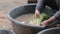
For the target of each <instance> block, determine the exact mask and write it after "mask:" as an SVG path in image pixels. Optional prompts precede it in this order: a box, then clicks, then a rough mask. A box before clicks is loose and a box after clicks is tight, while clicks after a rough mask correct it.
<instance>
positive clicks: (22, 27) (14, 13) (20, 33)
mask: <svg viewBox="0 0 60 34" xmlns="http://www.w3.org/2000/svg"><path fill="white" fill-rule="evenodd" d="M35 6H36V5H35V4H27V5H23V6H18V7H16V8H14V9H12V10H11V11H10V12H9V14H8V18H9V19H10V20H11V21H12V25H13V29H14V31H15V32H16V33H17V34H36V33H37V32H39V31H41V30H43V29H45V26H31V25H28V24H22V23H21V22H18V21H16V20H15V18H17V17H19V16H21V15H23V14H27V13H34V10H35ZM45 11H48V12H49V11H52V9H51V8H49V7H46V8H45ZM48 12H46V13H47V14H49V15H51V14H50V13H48Z"/></svg>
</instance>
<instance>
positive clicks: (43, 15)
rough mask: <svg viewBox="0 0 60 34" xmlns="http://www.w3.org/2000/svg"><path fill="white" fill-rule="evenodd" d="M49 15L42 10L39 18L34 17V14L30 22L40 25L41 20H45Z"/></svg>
mask: <svg viewBox="0 0 60 34" xmlns="http://www.w3.org/2000/svg"><path fill="white" fill-rule="evenodd" d="M49 17H50V16H49V15H48V14H46V13H44V12H43V13H41V14H40V18H34V16H33V18H32V20H31V22H32V23H35V24H37V25H40V24H41V22H42V21H44V20H47V19H48V18H49Z"/></svg>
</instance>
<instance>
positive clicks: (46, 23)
mask: <svg viewBox="0 0 60 34" xmlns="http://www.w3.org/2000/svg"><path fill="white" fill-rule="evenodd" d="M40 26H48V22H47V21H43V22H42V23H41V24H40Z"/></svg>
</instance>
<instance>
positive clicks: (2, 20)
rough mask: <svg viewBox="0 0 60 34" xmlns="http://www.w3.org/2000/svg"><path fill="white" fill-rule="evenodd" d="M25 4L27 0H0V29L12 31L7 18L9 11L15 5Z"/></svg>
mask: <svg viewBox="0 0 60 34" xmlns="http://www.w3.org/2000/svg"><path fill="white" fill-rule="evenodd" d="M26 3H27V0H0V29H4V28H6V27H8V28H10V29H12V25H11V22H10V21H9V20H8V18H7V14H8V12H9V10H10V9H11V8H14V7H16V6H17V5H23V4H26Z"/></svg>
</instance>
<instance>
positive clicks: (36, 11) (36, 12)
mask: <svg viewBox="0 0 60 34" xmlns="http://www.w3.org/2000/svg"><path fill="white" fill-rule="evenodd" d="M34 16H35V18H39V17H40V12H39V11H38V10H35V15H34Z"/></svg>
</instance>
